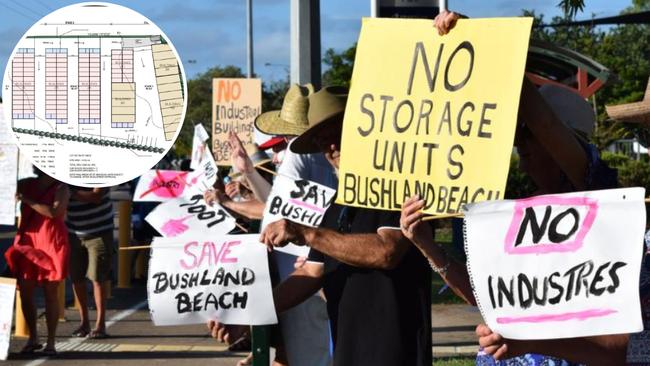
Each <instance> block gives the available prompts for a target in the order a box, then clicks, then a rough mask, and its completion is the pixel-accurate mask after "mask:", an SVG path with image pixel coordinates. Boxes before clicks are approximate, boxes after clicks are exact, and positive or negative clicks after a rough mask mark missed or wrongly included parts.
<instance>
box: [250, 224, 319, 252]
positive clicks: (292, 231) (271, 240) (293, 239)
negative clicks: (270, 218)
mask: <svg viewBox="0 0 650 366" xmlns="http://www.w3.org/2000/svg"><path fill="white" fill-rule="evenodd" d="M308 230H309V228H308V227H306V226H304V225H300V224H296V223H293V222H291V221H288V220H285V219H281V220H278V221H274V222H272V223H270V224H268V225H266V227H265V228H264V230H263V231H262V234H261V235H260V242H262V243H263V244H266V246H267V247H269V249H272V248H273V247H279V248H282V247H285V246H287V245H288V244H291V243H294V244H295V245H299V246H303V245H305V233H306V232H307V231H308Z"/></svg>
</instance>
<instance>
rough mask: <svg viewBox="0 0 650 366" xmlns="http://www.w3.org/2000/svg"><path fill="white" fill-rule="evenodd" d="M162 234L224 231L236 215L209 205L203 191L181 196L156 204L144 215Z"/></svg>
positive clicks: (221, 232) (227, 229)
mask: <svg viewBox="0 0 650 366" xmlns="http://www.w3.org/2000/svg"><path fill="white" fill-rule="evenodd" d="M145 220H147V222H148V223H149V224H150V225H151V226H153V228H154V229H156V230H157V231H158V232H159V233H160V234H161V235H162V236H164V237H175V236H179V235H183V234H188V233H191V234H192V235H198V234H205V235H225V234H228V233H229V232H230V231H232V229H234V228H235V218H234V217H232V216H231V215H230V214H229V213H228V212H227V211H226V210H225V209H224V208H223V207H221V206H220V205H219V204H217V203H214V204H213V205H212V206H208V205H207V204H206V203H205V200H203V195H202V194H195V195H193V196H191V197H187V196H181V197H178V198H175V199H172V200H169V201H167V202H164V203H162V204H160V205H158V206H156V208H155V209H153V211H151V212H150V213H149V215H147V217H146V218H145Z"/></svg>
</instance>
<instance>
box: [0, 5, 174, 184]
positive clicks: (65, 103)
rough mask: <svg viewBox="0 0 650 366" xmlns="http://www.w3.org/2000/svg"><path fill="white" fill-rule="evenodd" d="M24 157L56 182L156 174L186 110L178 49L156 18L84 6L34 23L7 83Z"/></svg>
mask: <svg viewBox="0 0 650 366" xmlns="http://www.w3.org/2000/svg"><path fill="white" fill-rule="evenodd" d="M2 95H3V99H4V102H3V104H4V112H5V120H6V121H7V124H9V127H10V129H11V130H12V131H13V134H14V136H15V138H16V143H17V144H18V146H19V148H20V152H21V153H23V154H26V155H27V156H29V157H30V159H31V160H32V163H33V164H34V165H36V166H37V167H38V168H39V169H41V170H42V171H44V172H45V173H47V174H48V175H50V176H52V177H54V178H56V179H57V180H60V181H63V182H66V183H69V184H72V185H75V186H82V187H107V186H113V185H117V184H121V183H124V182H126V181H129V180H131V179H133V178H135V177H137V176H139V175H141V174H143V173H144V172H146V171H147V170H149V169H151V167H153V166H154V165H155V164H156V163H158V161H160V159H162V157H163V156H164V155H165V154H166V153H167V151H168V150H169V149H170V148H171V147H172V145H173V144H174V141H175V140H176V137H177V136H178V134H179V132H180V130H181V126H182V123H183V119H184V117H185V110H186V108H187V82H186V80H185V73H184V71H183V65H182V63H181V60H180V58H179V57H178V53H177V52H176V50H175V49H174V46H173V45H172V44H171V42H170V40H169V39H168V38H167V36H165V34H164V33H163V32H162V31H161V30H160V28H158V27H157V26H156V25H155V24H153V23H152V22H151V21H150V20H149V19H147V18H145V17H144V16H142V15H141V14H139V13H137V12H135V11H133V10H131V9H128V8H126V7H123V6H119V5H114V4H109V3H81V4H76V5H71V6H67V7H64V8H61V9H59V10H56V11H54V12H52V13H50V14H49V15H47V16H45V17H44V18H43V19H41V20H39V21H38V22H37V23H36V24H34V25H33V26H32V27H31V28H30V29H29V30H28V31H27V33H26V34H25V35H24V36H23V37H22V38H21V40H20V41H19V42H18V44H17V45H16V47H15V48H14V51H13V53H12V54H11V57H10V58H9V62H8V64H7V67H6V69H5V74H4V80H3V85H2Z"/></svg>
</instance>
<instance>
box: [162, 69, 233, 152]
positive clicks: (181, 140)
mask: <svg viewBox="0 0 650 366" xmlns="http://www.w3.org/2000/svg"><path fill="white" fill-rule="evenodd" d="M241 77H244V74H243V73H242V71H241V69H240V68H239V67H236V66H225V67H219V66H216V67H213V68H210V69H208V70H207V71H205V72H203V73H201V74H198V75H197V76H196V77H194V78H193V79H190V80H188V82H187V112H186V113H185V120H184V121H183V127H182V128H181V132H180V134H179V135H178V139H177V140H176V143H175V144H174V150H175V152H176V154H177V155H178V156H189V155H190V154H191V152H192V137H193V136H194V124H197V123H202V124H203V127H205V129H206V130H207V131H210V130H211V129H212V79H213V78H241Z"/></svg>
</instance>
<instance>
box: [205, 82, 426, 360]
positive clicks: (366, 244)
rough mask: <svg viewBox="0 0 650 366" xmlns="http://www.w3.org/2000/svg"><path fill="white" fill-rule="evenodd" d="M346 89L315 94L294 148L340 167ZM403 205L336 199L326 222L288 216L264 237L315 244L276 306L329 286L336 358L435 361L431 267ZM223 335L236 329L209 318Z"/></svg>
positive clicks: (278, 292)
mask: <svg viewBox="0 0 650 366" xmlns="http://www.w3.org/2000/svg"><path fill="white" fill-rule="evenodd" d="M343 93H345V91H342V90H341V89H340V88H336V87H329V88H324V89H322V90H321V91H319V92H317V93H314V94H313V95H312V96H310V98H309V99H310V101H309V102H310V110H309V123H310V125H311V127H310V129H309V130H307V131H306V132H305V133H303V134H302V135H300V136H299V137H298V138H297V139H296V140H294V142H293V144H292V146H291V149H292V151H294V152H296V153H299V154H304V153H314V152H318V151H320V152H323V153H324V154H325V157H326V159H327V160H328V161H329V162H330V164H332V166H334V168H335V169H338V166H339V158H340V145H341V142H340V141H341V129H342V121H343V112H344V109H345V97H344V96H341V94H343ZM399 218H400V213H399V212H390V211H381V210H374V209H365V208H352V207H344V206H339V205H336V204H333V205H332V206H330V208H329V209H328V211H327V213H326V214H325V217H324V219H323V222H322V224H321V227H319V228H310V227H305V226H302V225H299V224H295V223H293V222H290V221H286V220H279V221H276V222H273V223H271V224H269V225H268V226H267V227H266V229H265V230H264V232H263V233H262V235H261V237H260V241H261V242H263V243H265V244H267V245H269V246H283V245H286V244H287V243H289V242H292V243H295V244H304V245H309V246H310V247H311V252H310V255H309V262H308V263H314V262H320V263H323V265H322V266H314V265H311V266H305V267H306V268H307V269H303V268H299V269H297V270H296V272H294V273H293V275H292V276H291V277H290V278H289V279H287V280H286V281H284V282H283V283H282V284H280V285H279V286H278V287H276V289H275V291H274V300H275V306H276V311H278V313H280V312H282V311H284V310H286V309H288V308H290V307H291V306H293V305H295V304H298V303H300V301H302V300H303V299H304V298H306V296H309V295H311V294H313V293H314V292H315V291H317V290H318V289H319V288H321V287H323V290H324V292H325V296H326V298H327V307H328V313H329V317H330V322H331V325H332V335H333V341H334V365H336V366H346V365H350V366H352V365H354V366H364V365H368V366H381V365H386V366H389V365H390V366H395V365H400V366H402V365H404V366H408V365H426V366H429V365H431V362H432V360H431V294H430V283H431V275H430V269H429V267H428V264H427V262H426V260H425V259H424V258H423V257H422V255H420V254H419V252H418V251H417V249H416V248H415V247H414V246H413V245H411V244H410V242H409V241H408V240H407V239H406V238H405V237H404V236H403V235H402V232H401V230H400V228H399ZM208 327H209V328H210V329H211V331H212V334H213V336H215V337H216V338H218V339H225V340H228V339H236V336H235V335H234V332H236V329H235V328H233V327H227V326H224V325H223V324H219V323H215V322H210V323H209V324H208Z"/></svg>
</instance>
